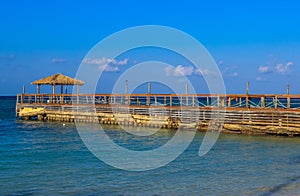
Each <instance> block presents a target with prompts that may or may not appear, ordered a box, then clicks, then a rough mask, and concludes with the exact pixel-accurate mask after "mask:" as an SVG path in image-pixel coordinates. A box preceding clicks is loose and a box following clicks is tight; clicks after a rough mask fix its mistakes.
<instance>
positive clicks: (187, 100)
mask: <svg viewBox="0 0 300 196" xmlns="http://www.w3.org/2000/svg"><path fill="white" fill-rule="evenodd" d="M185 102H186V103H185V105H186V106H188V105H189V97H188V95H187V96H186V97H185Z"/></svg>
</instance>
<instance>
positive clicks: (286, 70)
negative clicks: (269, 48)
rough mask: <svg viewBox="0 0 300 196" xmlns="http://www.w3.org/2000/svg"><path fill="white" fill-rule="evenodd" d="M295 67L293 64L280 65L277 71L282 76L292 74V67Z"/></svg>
mask: <svg viewBox="0 0 300 196" xmlns="http://www.w3.org/2000/svg"><path fill="white" fill-rule="evenodd" d="M293 65H294V63H293V62H287V63H286V64H282V63H280V64H277V65H276V66H275V71H276V72H277V73H280V74H286V73H289V72H290V67H291V66H293Z"/></svg>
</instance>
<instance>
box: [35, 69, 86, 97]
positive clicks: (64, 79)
mask: <svg viewBox="0 0 300 196" xmlns="http://www.w3.org/2000/svg"><path fill="white" fill-rule="evenodd" d="M31 84H36V85H38V94H40V86H41V85H52V89H53V90H52V93H53V94H55V86H56V85H60V86H61V94H62V89H63V86H64V85H76V86H81V85H84V82H83V81H82V80H77V79H74V78H70V77H68V76H65V75H63V74H61V73H57V74H54V75H52V76H48V77H45V78H41V79H39V80H35V81H33V82H31Z"/></svg>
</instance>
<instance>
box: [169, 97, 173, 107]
mask: <svg viewBox="0 0 300 196" xmlns="http://www.w3.org/2000/svg"><path fill="white" fill-rule="evenodd" d="M172 102H173V100H172V95H170V106H172V105H173V104H172Z"/></svg>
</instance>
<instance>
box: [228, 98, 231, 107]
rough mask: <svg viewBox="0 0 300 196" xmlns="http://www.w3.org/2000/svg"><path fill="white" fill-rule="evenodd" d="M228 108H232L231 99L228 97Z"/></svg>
mask: <svg viewBox="0 0 300 196" xmlns="http://www.w3.org/2000/svg"><path fill="white" fill-rule="evenodd" d="M227 106H228V107H231V98H230V97H228V102H227Z"/></svg>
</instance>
